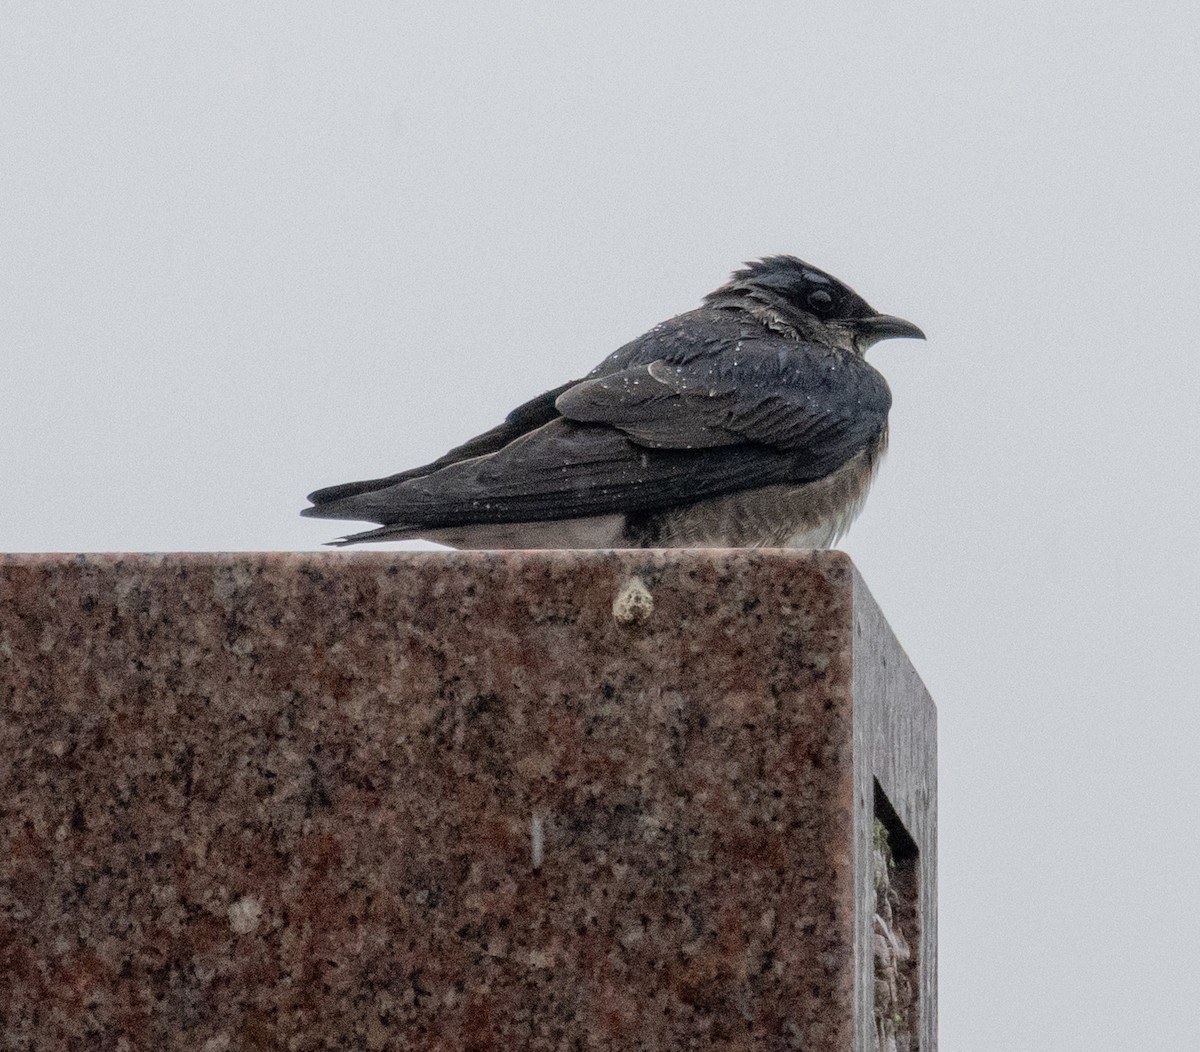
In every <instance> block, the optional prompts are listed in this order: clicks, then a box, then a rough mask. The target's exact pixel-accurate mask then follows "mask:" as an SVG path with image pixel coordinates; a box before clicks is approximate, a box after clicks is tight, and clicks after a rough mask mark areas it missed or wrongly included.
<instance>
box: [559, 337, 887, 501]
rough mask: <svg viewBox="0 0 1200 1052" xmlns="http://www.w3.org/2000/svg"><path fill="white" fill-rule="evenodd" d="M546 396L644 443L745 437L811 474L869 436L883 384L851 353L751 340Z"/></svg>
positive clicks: (672, 444) (675, 445) (691, 443)
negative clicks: (793, 459)
mask: <svg viewBox="0 0 1200 1052" xmlns="http://www.w3.org/2000/svg"><path fill="white" fill-rule="evenodd" d="M555 404H556V406H557V408H558V411H559V412H560V413H562V415H563V416H565V417H566V418H567V419H569V420H574V421H577V422H579V423H604V424H608V425H609V426H611V427H615V428H617V429H619V430H620V431H621V432H623V433H624V434H626V435H627V436H628V437H629V438H630V439H632V440H633V441H634V442H636V443H637V444H639V445H642V446H646V447H648V448H651V449H702V448H713V447H719V446H729V445H739V444H753V445H763V446H768V447H770V448H772V449H776V450H780V451H786V452H790V453H793V454H795V456H796V458H797V459H796V465H797V470H798V471H800V472H802V473H804V474H806V475H807V477H810V478H815V477H820V476H821V475H824V474H827V473H828V472H829V471H831V470H833V468H835V467H837V466H838V465H839V464H842V463H844V462H845V461H847V460H849V459H850V457H851V456H853V455H854V453H855V452H857V451H858V450H859V449H861V448H862V446H863V445H865V444H866V443H867V442H869V441H870V440H871V439H872V438H873V437H874V436H876V435H878V434H879V432H880V431H881V430H882V429H883V426H884V424H885V422H886V420H887V413H888V409H889V408H890V407H891V392H890V391H889V390H888V386H887V383H886V382H885V381H884V379H883V377H882V376H881V375H880V374H879V373H878V372H876V371H875V370H874V369H873V368H871V366H869V365H868V364H867V363H866V362H865V361H864V360H863V359H861V358H858V357H855V356H851V355H848V354H843V353H838V352H834V351H830V350H828V349H826V348H823V347H818V346H815V345H813V344H806V343H797V342H795V341H792V340H785V339H761V340H743V341H740V342H739V343H738V344H737V345H736V346H735V347H733V348H731V349H728V350H726V351H724V352H722V353H720V354H715V355H709V356H705V357H703V358H695V359H692V360H689V361H685V362H671V361H669V360H664V359H660V360H657V361H653V362H649V363H648V364H645V365H636V366H632V367H630V368H626V369H622V370H621V371H619V372H616V373H612V374H609V375H607V376H599V377H596V378H594V379H588V380H585V381H583V382H582V383H578V384H575V385H574V386H572V387H570V388H568V389H567V390H566V391H564V392H563V393H562V394H561V395H559V397H558V400H557V402H556V403H555Z"/></svg>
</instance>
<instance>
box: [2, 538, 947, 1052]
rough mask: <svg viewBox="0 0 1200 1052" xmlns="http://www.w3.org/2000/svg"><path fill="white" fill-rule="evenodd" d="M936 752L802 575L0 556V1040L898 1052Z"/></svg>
mask: <svg viewBox="0 0 1200 1052" xmlns="http://www.w3.org/2000/svg"><path fill="white" fill-rule="evenodd" d="M934 721H935V714H934V709H933V706H932V703H931V702H930V700H929V698H928V695H927V694H926V693H925V691H924V688H923V687H922V686H921V684H920V681H919V680H918V678H917V677H916V674H915V673H914V672H913V670H912V667H911V665H910V664H909V663H908V661H907V659H906V658H905V656H904V654H903V651H902V650H901V649H900V648H899V646H898V645H897V644H896V642H895V640H894V638H893V637H892V635H891V632H890V630H889V629H888V628H887V625H886V623H885V622H884V620H883V618H882V615H881V614H880V613H879V611H878V608H877V607H876V606H875V604H874V602H873V600H872V599H871V598H870V596H869V594H868V593H867V591H866V589H865V587H864V586H863V584H862V581H861V580H860V579H859V577H858V575H857V573H856V572H855V570H854V568H853V566H852V565H851V564H850V562H849V560H848V559H847V558H846V557H845V556H843V555H840V554H838V553H802V552H783V551H621V552H538V553H521V552H503V553H500V552H497V553H444V552H436V553H433V552H431V553H401V554H389V553H358V554H350V555H347V554H344V553H322V554H267V555H258V554H229V555H100V556H9V557H5V558H2V559H0V1046H2V1047H3V1048H5V1049H22V1050H23V1049H36V1050H38V1052H43V1050H54V1049H85V1048H96V1049H105V1050H129V1052H133V1050H140V1049H155V1050H157V1049H176V1048H178V1049H201V1050H207V1052H217V1050H222V1049H230V1050H235V1049H296V1050H307V1049H342V1048H346V1049H351V1048H354V1049H358V1048H361V1049H447V1050H449V1049H472V1050H488V1049H605V1050H609V1049H611V1050H623V1049H663V1050H666V1049H699V1048H703V1049H739V1050H745V1049H788V1048H796V1049H806V1050H810V1052H813V1050H834V1049H855V1050H858V1052H867V1050H868V1049H871V1048H873V1047H875V1044H876V1042H877V1038H876V1036H875V1034H876V1031H877V1030H879V1032H880V1033H883V1030H881V1029H880V1028H881V1027H882V1026H884V1023H886V1024H887V1026H888V1027H890V1030H888V1032H887V1033H886V1034H885V1035H884V1038H883V1040H884V1042H885V1043H886V1042H888V1041H890V1042H892V1044H893V1047H896V1048H900V1049H904V1048H909V1049H916V1048H920V1049H922V1050H928V1052H932V1050H934V1049H935V1045H936V988H935V980H936V966H935V958H934V953H935V949H934V947H935V924H936V909H935V902H936V899H935V894H936V887H935V872H936V868H935V826H936V799H935V795H936V778H935V757H934V736H935V731H934ZM877 819H878V821H879V823H880V824H877ZM881 858H882V859H885V861H883V862H882V863H881V862H880V859H881ZM887 859H890V861H887ZM881 866H882V871H883V873H884V879H883V884H881V883H880V878H879V874H880V870H881ZM888 874H891V878H890V882H889V879H888V876H887V875H888ZM884 885H887V886H886V887H885V886H884ZM881 904H882V905H881ZM881 955H882V956H881ZM889 955H890V956H889ZM884 958H886V960H885V959H884ZM885 1004H886V1008H885V1009H881V1011H884V1012H885V1014H886V1015H887V1016H888V1019H890V1020H891V1021H890V1023H888V1022H887V1020H885V1021H884V1023H881V1022H880V1019H879V1018H877V1017H876V1010H877V1007H879V1006H881V1005H885Z"/></svg>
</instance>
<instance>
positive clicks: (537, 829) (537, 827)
mask: <svg viewBox="0 0 1200 1052" xmlns="http://www.w3.org/2000/svg"><path fill="white" fill-rule="evenodd" d="M543 838H544V830H543V826H542V816H541V815H534V816H533V820H532V821H531V822H530V823H529V841H530V845H531V847H532V850H533V868H534V869H541V868H542V846H543Z"/></svg>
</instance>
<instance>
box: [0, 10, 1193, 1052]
mask: <svg viewBox="0 0 1200 1052" xmlns="http://www.w3.org/2000/svg"><path fill="white" fill-rule="evenodd" d="M185 10H186V12H187V13H184V12H185ZM1198 45H1200V11H1198V9H1197V7H1196V5H1195V4H1194V3H1189V4H1184V3H1168V2H1163V3H1157V4H1152V5H1150V4H1139V5H1134V4H1128V5H1126V4H1117V3H1115V2H1112V0H1100V2H1097V0H1087V2H1083V0H1067V2H1059V3H1054V4H1051V3H1048V2H1042V3H1030V2H1020V0H1000V2H997V3H993V4H963V3H960V2H951V0H928V2H924V0H907V2H902V0H895V2H891V0H869V2H854V0H851V2H843V3H836V4H835V3H824V4H821V3H805V2H801V0H792V2H790V3H786V4H783V3H761V4H755V5H743V4H735V3H724V4H717V3H695V2H693V3H688V4H682V3H680V4H670V3H652V2H649V0H642V2H640V3H636V4H624V3H611V2H609V3H604V4H592V5H586V6H585V5H570V6H569V5H564V4H545V5H538V4H533V3H522V4H520V5H516V4H513V5H505V4H490V3H484V2H482V0H476V2H475V3H471V4H454V3H439V4H416V3H403V4H401V3H395V4H365V3H354V4H332V3H331V4H323V5H317V4H309V3H296V2H290V3H287V4H254V5H251V4H246V3H244V2H242V0H238V2H214V0H209V2H207V3H206V4H204V5H194V6H191V5H189V6H188V7H187V8H186V9H185V7H184V5H163V4H160V3H153V4H151V3H147V4H133V3H114V4H107V5H100V4H78V5H77V4H69V5H68V4H60V5H49V4H46V5H42V4H33V3H25V2H16V0H7V2H6V3H5V4H4V6H3V11H2V12H0V136H2V149H3V153H2V160H0V348H2V353H3V355H4V359H3V360H4V363H5V368H4V375H3V380H2V382H0V421H2V422H3V423H2V427H3V430H2V432H0V433H2V436H3V456H2V457H0V493H2V494H3V497H2V500H0V548H4V549H10V550H55V549H68V550H78V549H84V550H103V549H127V550H146V549H151V550H154V549H158V550H161V549H239V548H241V549H305V548H310V547H314V546H316V545H317V544H319V542H321V541H322V540H325V539H327V538H329V537H331V536H333V535H335V534H336V532H337V527H338V524H336V523H333V524H330V523H321V522H313V521H306V520H301V519H299V518H297V517H296V512H297V510H298V509H299V507H300V506H301V505H302V503H303V501H302V498H303V496H304V494H305V493H306V492H308V491H309V490H310V489H312V488H314V487H316V486H318V485H323V484H328V483H333V482H340V481H344V480H346V479H349V478H359V477H365V476H370V475H376V474H382V473H386V472H389V471H392V470H398V469H400V468H403V467H408V466H411V465H413V464H415V463H418V462H421V461H424V460H427V459H429V458H431V457H433V456H436V455H438V454H440V453H441V452H443V451H444V450H445V449H446V448H447V447H449V446H450V445H452V444H454V443H456V442H458V441H460V440H462V439H465V438H467V437H468V436H470V435H472V434H474V433H476V432H477V431H479V430H481V429H483V428H485V427H488V426H490V425H492V424H493V423H496V422H498V421H499V419H500V418H501V417H502V416H503V414H504V413H505V411H507V409H509V408H510V407H511V406H512V405H514V404H516V403H517V402H518V401H521V400H523V399H524V398H526V397H528V396H531V395H533V394H535V393H537V392H539V391H540V390H542V389H544V388H547V387H550V386H552V385H555V384H557V383H559V382H561V381H563V380H565V379H568V378H570V377H573V376H577V375H579V374H581V373H583V372H585V371H586V370H587V369H589V368H590V367H591V366H592V365H593V364H595V363H596V362H597V361H599V360H600V359H601V358H602V357H603V356H604V355H605V354H606V353H608V352H609V351H610V350H612V349H613V348H615V347H616V346H617V345H618V344H620V343H622V342H624V341H625V340H627V339H629V338H631V337H633V336H635V335H637V334H638V333H640V332H641V331H643V330H644V329H646V328H648V327H649V326H650V325H652V324H653V323H655V322H657V321H659V320H661V319H662V318H664V317H667V316H670V315H672V314H675V313H678V312H680V311H683V310H687V309H690V308H691V307H692V306H694V305H695V304H696V302H697V301H698V299H699V297H700V296H701V295H702V294H703V293H705V292H707V291H708V290H709V289H711V288H713V287H714V286H715V285H717V284H719V283H720V282H721V281H722V280H723V279H724V277H725V275H726V273H727V271H728V270H729V269H730V268H731V267H732V266H733V265H735V264H737V263H738V262H739V261H740V260H742V259H746V258H750V257H752V256H757V255H761V254H764V253H771V252H792V253H795V254H797V255H800V256H802V257H803V258H806V259H808V260H809V261H811V262H813V263H816V264H818V265H819V266H822V267H825V268H827V269H829V270H831V271H832V272H833V273H835V274H837V275H838V276H840V277H842V278H844V279H845V280H846V281H848V282H849V283H850V284H852V285H853V286H854V287H855V288H857V290H858V291H859V292H861V293H862V294H863V295H864V296H865V297H866V298H867V299H868V300H869V301H870V302H871V303H872V304H874V305H875V306H876V307H877V308H878V309H880V310H884V311H888V312H892V313H897V314H901V315H903V316H905V317H908V318H911V319H912V320H914V321H916V322H918V323H919V324H920V325H922V326H923V327H924V328H925V330H926V332H927V333H928V334H929V337H930V339H929V342H928V343H927V344H918V343H912V342H900V341H897V342H892V343H886V344H883V345H881V346H879V347H878V348H876V349H875V350H874V351H873V352H872V355H871V359H872V361H873V362H874V363H875V364H876V365H878V366H879V367H880V368H881V369H882V370H883V371H884V372H885V373H886V375H887V377H888V379H889V381H890V382H891V385H892V388H893V391H894V394H895V408H894V410H893V414H892V426H893V440H892V448H891V452H890V454H889V457H888V459H887V461H886V463H885V464H884V467H883V471H882V474H881V476H880V479H879V481H878V483H877V485H876V487H875V490H874V492H873V494H872V496H871V499H870V500H869V501H868V503H867V507H866V511H865V513H864V514H863V516H862V518H861V519H860V520H859V523H858V525H857V526H856V527H855V528H854V529H853V530H852V532H851V534H850V536H849V538H848V539H847V540H846V542H845V543H844V547H845V548H846V549H847V550H848V551H849V552H851V553H852V554H853V556H854V558H855V559H856V560H857V562H858V563H859V565H860V566H861V568H862V570H863V573H864V574H865V576H866V578H867V580H868V582H869V583H870V585H871V588H872V589H873V591H874V593H875V594H876V596H877V597H878V599H879V601H880V603H881V605H882V606H883V608H884V610H885V611H886V613H887V614H888V616H889V618H890V620H891V622H892V624H893V626H894V627H895V629H896V632H897V634H898V635H899V636H900V638H901V640H902V641H903V643H904V644H905V646H906V647H907V649H908V651H909V652H910V654H911V656H912V658H913V660H914V662H915V663H916V665H917V667H918V668H919V669H920V670H921V672H922V674H923V675H924V677H925V679H926V681H927V683H928V684H929V687H930V689H931V690H932V692H933V694H934V696H935V698H936V699H937V700H938V702H939V706H940V712H941V757H942V761H941V792H942V801H943V811H942V830H941V851H942V855H941V857H942V868H941V882H942V912H941V921H942V944H941V950H942V972H941V986H942V995H943V1000H942V1006H943V1011H942V1039H943V1042H944V1047H945V1048H948V1049H971V1050H973V1052H984V1050H990V1049H996V1050H1005V1052H1012V1050H1025V1049H1031V1050H1032V1049H1047V1050H1051V1049H1053V1050H1075V1049H1080V1050H1082V1049H1088V1050H1094V1049H1121V1050H1127V1049H1134V1048H1154V1049H1181V1050H1182V1049H1187V1050H1195V1049H1197V1048H1200V1036H1198V1033H1200V1032H1198V1031H1197V1028H1196V1025H1195V1010H1196V1005H1197V1003H1200V979H1198V975H1200V971H1198V968H1197V948H1198V947H1200V921H1198V911H1197V909H1196V905H1195V900H1196V891H1195V888H1196V879H1197V873H1198V872H1200V847H1198V845H1200V835H1198V834H1197V832H1196V806H1197V803H1198V802H1200V773H1198V771H1197V764H1196V756H1197V747H1198V745H1200V723H1198V717H1197V696H1196V695H1197V691H1196V676H1195V671H1194V670H1195V667H1196V661H1195V657H1194V654H1193V652H1192V651H1193V648H1194V646H1195V644H1196V641H1197V626H1198V623H1200V619H1198V617H1197V614H1198V610H1197V592H1198V590H1200V561H1198V559H1197V554H1196V534H1197V526H1198V525H1200V523H1198V518H1200V516H1198V513H1197V509H1196V501H1195V492H1194V491H1195V488H1196V479H1197V470H1198V468H1200V443H1198V442H1197V427H1196V423H1195V420H1194V415H1193V414H1194V406H1195V404H1196V397H1197V394H1198V393H1200V390H1198V388H1200V366H1198V364H1197V349H1196V346H1195V339H1194V336H1193V333H1194V331H1195V328H1196V322H1197V296H1196V291H1197V285H1198V282H1197V278H1198V277H1200V274H1198V265H1197V241H1198V238H1200V203H1198V202H1200V197H1198V195H1197V193H1196V189H1195V187H1196V178H1197V177H1196V172H1197V170H1198V168H1200V148H1198V146H1197V140H1198V136H1197V128H1198V127H1200V122H1198V118H1200V113H1198V112H1197V110H1198V109H1200V106H1198V104H1197V87H1198V83H1200V81H1198V78H1197V76H1196V73H1195V61H1196V59H1195V56H1196V54H1197V52H1198V50H1200V48H1198ZM348 525H349V524H348Z"/></svg>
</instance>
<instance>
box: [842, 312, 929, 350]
mask: <svg viewBox="0 0 1200 1052" xmlns="http://www.w3.org/2000/svg"><path fill="white" fill-rule="evenodd" d="M857 327H858V330H859V332H860V333H861V334H862V335H863V336H865V337H866V338H867V339H868V340H869V341H870V342H871V343H877V342H878V341H879V340H895V339H910V340H923V339H925V334H924V333H923V332H922V331H921V330H920V329H918V328H917V327H916V326H915V325H914V324H913V323H912V322H911V321H905V320H904V319H903V318H895V317H893V316H892V315H890V314H873V315H872V316H871V317H869V318H860V319H859V321H858V323H857Z"/></svg>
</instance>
